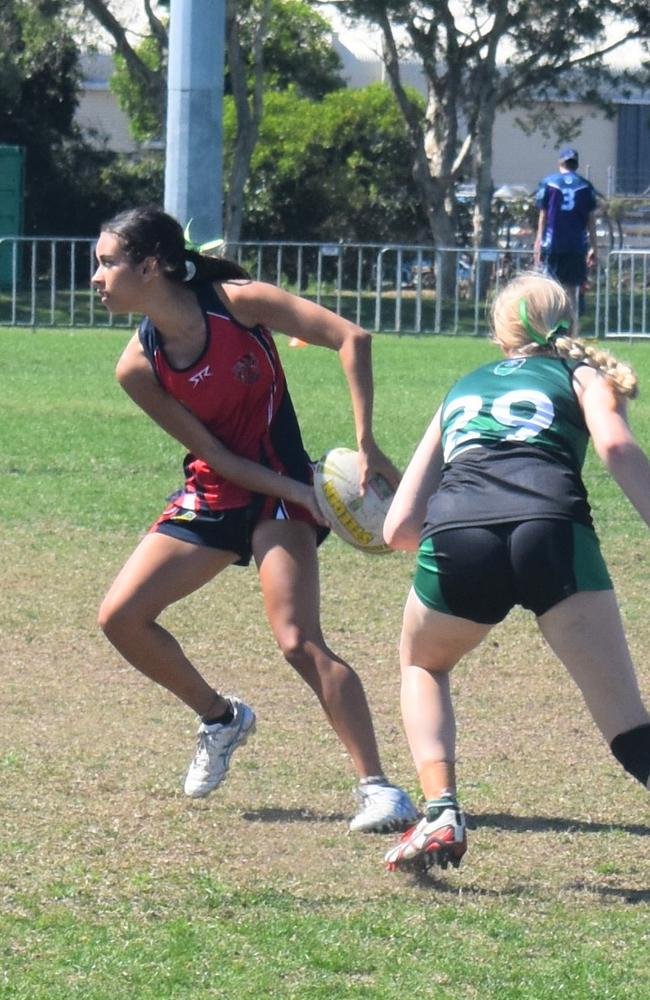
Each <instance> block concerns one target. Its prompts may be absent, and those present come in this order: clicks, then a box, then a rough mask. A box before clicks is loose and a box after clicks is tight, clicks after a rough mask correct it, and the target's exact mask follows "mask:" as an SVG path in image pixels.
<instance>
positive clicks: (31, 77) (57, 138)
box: [0, 0, 102, 235]
mask: <svg viewBox="0 0 650 1000" xmlns="http://www.w3.org/2000/svg"><path fill="white" fill-rule="evenodd" d="M64 8H65V5H64V3H62V2H58V0H10V2H6V3H5V4H4V6H3V22H2V31H3V47H2V50H1V51H0V81H1V83H2V95H3V99H2V102H1V103H0V142H2V143H7V144H10V145H18V146H23V147H24V148H25V150H26V156H25V231H26V232H27V233H31V234H35V235H42V234H44V233H48V234H49V233H53V234H57V233H73V234H76V233H79V228H78V227H79V225H80V224H81V220H82V219H83V218H84V217H83V215H81V216H79V215H78V213H77V212H76V209H77V207H78V192H79V190H80V189H81V188H84V187H85V186H88V185H89V184H90V183H91V182H92V177H93V176H94V175H95V174H96V172H97V170H98V169H99V168H100V167H101V165H102V161H101V156H100V155H99V154H97V155H94V154H93V152H92V150H90V149H89V148H88V146H87V145H86V143H84V142H83V140H82V138H81V135H80V133H79V131H78V129H77V127H76V125H75V122H74V114H75V110H76V106H77V90H78V81H79V67H78V61H77V60H78V56H77V51H76V48H75V45H74V43H73V42H72V40H71V38H70V35H69V33H68V31H67V24H66V21H65V17H64V14H65V10H64Z"/></svg>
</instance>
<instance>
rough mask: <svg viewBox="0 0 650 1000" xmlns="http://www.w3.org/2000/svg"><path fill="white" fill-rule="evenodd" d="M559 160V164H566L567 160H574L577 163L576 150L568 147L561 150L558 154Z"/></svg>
mask: <svg viewBox="0 0 650 1000" xmlns="http://www.w3.org/2000/svg"><path fill="white" fill-rule="evenodd" d="M559 160H560V163H566V161H567V160H575V161H576V163H578V161H579V157H578V150H577V149H573V147H572V146H568V147H567V149H563V150H562V152H561V153H560V156H559Z"/></svg>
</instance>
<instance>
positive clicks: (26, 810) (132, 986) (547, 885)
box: [0, 330, 650, 1000]
mask: <svg viewBox="0 0 650 1000" xmlns="http://www.w3.org/2000/svg"><path fill="white" fill-rule="evenodd" d="M128 335H129V334H128V332H127V331H122V332H118V331H106V330H104V331H81V330H79V331H75V332H68V331H60V330H52V331H35V332H31V331H26V330H4V331H0V347H1V354H0V356H1V357H2V395H1V397H0V478H1V484H2V489H3V499H4V507H3V518H2V524H1V526H0V533H1V544H2V552H3V600H2V602H0V630H1V632H2V635H3V658H2V666H1V667H0V691H1V692H2V694H1V700H0V713H1V718H2V727H1V729H0V778H1V779H2V780H1V781H0V812H1V813H2V816H3V823H2V826H1V827H0V997H2V998H4V997H7V998H15V1000H75V998H83V1000H149V998H151V1000H154V998H155V1000H168V998H169V1000H172V998H173V1000H194V998H196V997H206V998H211V997H220V998H221V997H223V998H230V997H238V998H239V997H241V998H251V1000H253V998H254V1000H257V998H267V997H268V998H271V997H272V998H278V1000H293V998H300V1000H315V998H320V997H322V998H323V1000H325V998H327V1000H338V998H346V1000H347V998H350V1000H352V998H355V1000H356V998H371V1000H393V998H395V1000H397V998H402V997H404V996H421V997H429V996H431V997H436V998H441V1000H447V998H449V1000H452V998H453V1000H466V998H478V1000H510V998H512V1000H546V998H549V1000H550V998H553V1000H555V998H556V997H558V996H566V997H570V998H571V1000H583V998H584V1000H587V998H589V1000H592V998H594V1000H609V998H611V1000H628V998H629V1000H646V998H647V997H648V996H649V995H650V970H649V967H648V962H647V954H648V945H649V942H650V934H649V931H648V926H649V923H648V916H649V912H648V911H649V909H650V889H649V888H648V871H649V870H650V850H649V839H648V837H649V834H650V823H649V821H648V799H647V796H644V793H643V791H642V790H641V789H640V788H639V786H638V785H636V784H635V783H634V782H633V781H632V780H631V779H627V778H625V777H624V776H622V774H621V772H620V770H619V769H618V767H617V766H616V764H615V762H614V761H613V760H612V758H611V757H610V756H609V754H608V753H607V750H606V748H605V747H604V746H603V745H602V743H601V741H600V740H599V738H598V736H597V734H596V733H595V732H594V729H593V726H592V724H591V721H590V720H589V719H588V717H587V715H586V712H585V711H584V708H583V706H582V703H581V701H580V699H579V696H578V695H577V693H576V692H575V690H574V689H573V687H572V686H571V684H570V683H569V682H568V681H567V679H566V677H565V676H564V674H563V673H562V671H561V670H560V669H559V667H558V665H557V664H556V662H555V661H554V659H553V657H552V656H551V655H550V653H549V652H548V650H546V648H545V647H544V646H543V644H542V642H541V640H540V639H539V636H538V633H537V632H536V630H535V628H534V625H533V623H532V622H531V621H530V619H529V617H528V616H526V615H524V614H523V613H522V612H514V613H513V614H512V615H511V616H510V618H509V619H508V621H507V622H506V623H504V624H503V625H502V626H499V627H498V628H497V629H495V630H494V632H493V633H492V634H491V636H490V637H489V639H488V640H487V642H486V643H485V644H484V645H483V647H481V648H480V650H479V651H477V652H476V653H473V654H471V655H470V656H469V657H467V659H466V662H465V663H464V664H463V665H461V667H460V668H459V670H458V671H457V673H456V674H455V675H454V682H453V684H454V694H455V698H456V704H457V713H458V722H459V749H460V756H461V767H460V773H461V791H462V795H463V799H464V802H465V804H466V806H467V809H468V812H469V814H470V818H471V826H472V829H471V832H470V853H469V855H468V858H467V861H466V862H464V864H463V865H462V866H461V869H460V870H459V871H458V872H452V871H450V872H448V873H440V874H438V875H436V876H427V877H423V878H410V877H402V876H399V875H396V876H389V875H387V874H386V873H384V871H383V868H382V865H381V858H382V856H383V852H384V850H385V849H386V846H387V844H388V843H390V842H391V841H390V838H388V839H387V838H383V837H354V836H348V835H347V834H346V823H345V820H346V817H347V816H348V815H349V813H350V809H351V800H350V795H349V789H350V786H351V784H352V773H351V769H350V766H349V762H348V761H347V759H346V757H345V755H344V754H342V752H341V749H340V746H339V744H338V743H337V741H336V740H335V739H334V737H333V736H332V734H331V733H330V732H329V730H328V729H327V727H326V726H325V725H324V723H323V720H322V718H321V714H320V710H319V709H318V707H317V706H316V705H315V704H314V703H313V700H312V699H311V696H310V695H309V693H308V692H307V691H306V689H305V688H304V686H302V685H300V684H299V683H298V682H297V681H296V680H295V679H294V677H293V676H292V674H291V672H290V670H288V668H287V667H286V665H285V664H284V663H283V662H282V660H281V658H280V656H279V654H278V653H277V651H276V650H275V647H274V644H273V642H272V640H271V638H270V636H269V634H268V629H267V628H266V627H265V624H264V620H263V615H262V608H261V600H260V596H259V592H258V588H257V583H256V578H255V573H254V571H253V570H248V571H239V570H232V571H228V572H227V573H225V574H224V575H223V577H222V578H219V579H218V580H217V581H215V583H214V584H211V585H209V586H208V587H206V588H204V589H203V590H202V591H201V592H199V593H198V594H197V595H195V596H194V597H193V598H192V599H191V600H188V601H186V602H182V604H181V605H179V606H178V607H176V608H173V609H170V610H169V611H168V612H167V613H166V619H167V621H168V623H169V624H170V625H171V627H172V628H173V630H174V631H175V633H176V634H177V635H178V636H179V638H180V639H181V641H182V642H183V644H184V645H185V646H186V648H188V651H189V652H190V655H192V657H193V659H195V660H196V662H197V663H198V664H199V665H200V666H201V667H202V669H205V670H206V672H207V673H208V674H209V675H210V676H213V677H214V678H215V683H216V682H217V680H218V682H219V683H220V685H222V686H223V688H224V690H235V691H237V692H240V693H241V694H242V696H245V697H246V699H247V700H250V701H251V703H252V704H254V705H255V707H256V709H257V711H258V720H259V725H258V732H257V734H256V736H255V739H254V741H251V745H250V747H248V746H247V747H246V749H245V751H243V752H242V754H241V756H240V757H238V758H237V760H236V761H235V764H234V766H233V769H232V773H231V775H230V776H229V778H228V782H227V783H226V785H225V786H224V787H223V789H220V790H219V793H218V794H217V795H215V796H212V797H211V798H210V799H209V800H207V801H205V802H198V803H196V802H188V801H187V800H186V799H184V797H183V795H182V793H181V792H180V782H181V779H182V775H183V773H184V768H185V767H186V764H187V759H188V756H189V754H190V752H191V745H192V734H193V729H194V720H193V719H192V718H191V717H189V715H188V713H187V712H185V711H184V710H183V709H182V708H181V707H179V706H178V704H176V703H175V702H174V701H173V700H172V699H171V698H170V697H168V696H167V695H166V694H164V692H161V691H160V690H159V689H158V688H156V687H154V686H153V685H151V684H150V683H149V682H147V681H146V680H144V679H142V678H141V677H139V675H136V674H135V672H134V671H132V670H130V669H129V668H127V667H125V665H124V663H123V662H122V661H121V660H120V658H119V656H118V655H117V654H116V653H115V652H114V651H113V650H112V649H111V648H110V647H109V646H108V644H107V643H106V641H105V640H104V639H103V638H102V637H101V636H99V635H98V634H97V632H96V628H95V614H96V608H97V606H98V604H99V602H100V600H101V596H102V594H103V593H104V591H105V590H106V587H107V586H108V584H109V582H110V580H111V578H112V576H113V575H114V574H115V572H116V571H117V570H118V569H119V567H120V565H121V563H122V561H123V559H124V557H125V556H126V555H127V553H128V552H129V551H130V550H131V549H132V548H133V546H134V544H135V542H136V540H137V538H138V537H139V536H140V534H141V533H142V531H143V530H144V529H145V528H146V527H147V525H148V524H149V523H150V522H151V521H152V520H153V518H154V517H155V516H156V515H157V514H158V512H159V510H160V509H161V506H162V503H163V501H164V497H165V496H166V495H167V494H168V493H169V492H171V491H172V490H173V489H174V488H175V487H176V486H177V484H178V483H179V481H180V462H181V457H182V449H181V448H180V446H178V445H176V444H175V443H174V442H172V441H170V440H168V439H167V438H166V437H165V436H164V435H163V434H162V432H160V431H158V430H157V429H156V428H155V427H154V426H153V425H152V424H151V423H150V422H149V421H148V420H147V419H146V418H145V417H144V416H143V415H142V414H141V413H139V412H138V410H137V409H136V408H135V407H134V406H133V404H132V403H131V402H130V401H129V400H128V398H127V397H126V396H125V395H124V393H122V392H121V390H120V389H119V387H118V386H117V385H116V383H115V381H114V378H113V369H114V365H115V361H116V359H117V357H118V356H119V353H120V351H121V349H122V346H123V345H124V343H125V341H126V338H127V337H128ZM280 347H281V351H282V356H283V360H284V363H285V365H286V368H287V373H288V378H289V383H290V386H291V390H292V395H293V397H294V401H295V403H296V407H297V409H298V411H299V414H300V418H301V424H302V426H303V432H304V438H305V442H306V445H307V447H308V449H309V451H310V453H311V454H312V455H314V456H317V455H318V454H320V453H321V452H322V451H324V450H325V449H327V448H329V447H332V446H333V445H336V444H342V445H353V443H354V439H353V432H352V422H351V416H350V405H349V401H348V397H347V393H346V388H345V381H344V379H343V376H342V374H341V372H340V369H339V365H338V360H337V358H336V357H335V356H334V355H331V354H330V353H328V352H326V351H320V350H316V349H314V348H308V349H306V350H297V351H294V350H291V349H289V348H288V347H287V346H286V343H285V341H284V339H281V340H280ZM612 349H613V350H614V352H615V353H616V354H618V355H619V356H620V357H622V358H625V359H628V360H630V361H631V362H632V363H633V364H634V365H635V367H636V368H637V370H638V371H639V374H640V376H641V387H642V393H641V396H640V398H639V399H638V400H635V401H634V402H633V403H632V404H631V406H630V418H631V423H632V425H633V427H634V428H635V431H636V433H637V436H638V438H639V440H640V441H642V442H643V443H644V445H645V447H646V448H647V449H648V448H650V404H649V403H648V398H647V395H646V393H645V392H644V391H643V389H644V386H646V385H650V345H645V344H638V343H635V344H632V345H628V344H621V343H619V344H616V345H613V347H612ZM493 351H494V349H493V348H492V347H491V346H490V344H489V343H488V342H486V341H484V340H477V339H473V338H467V339H462V338H431V337H403V338H397V337H394V336H379V337H377V338H376V340H375V344H374V355H375V366H376V386H377V389H376V429H377V436H378V439H379V441H380V443H381V445H382V446H383V447H384V448H385V450H386V451H387V452H388V453H389V454H390V455H391V456H392V457H393V458H394V460H395V461H396V462H397V464H399V465H402V466H403V465H404V464H405V463H406V461H408V459H409V457H410V455H411V453H412V451H413V448H414V447H415V444H416V443H417V440H418V438H419V435H420V434H421V433H422V431H423V430H424V428H425V426H426V425H427V423H428V421H429V419H430V416H431V414H432V413H433V411H434V410H435V408H436V407H437V405H438V403H439V401H440V399H441V396H442V394H443V392H444V391H445V389H446V388H447V386H448V385H449V383H450V382H451V380H452V379H453V378H455V377H456V376H457V375H458V374H459V373H460V372H461V371H463V370H466V369H467V368H468V367H470V366H471V365H474V364H478V363H480V362H482V361H484V360H487V359H488V358H489V357H491V356H494V355H493ZM586 476H587V481H588V485H589V487H590V490H591V496H592V500H593V505H594V510H595V518H596V523H597V527H598V529H599V532H600V534H601V536H602V539H603V544H604V548H605V552H606V555H607V557H608V560H609V564H610V568H611V571H612V574H613V576H614V579H615V581H616V584H617V590H618V592H619V598H620V601H621V606H622V610H623V614H624V618H625V621H626V625H627V629H628V635H629V639H630V643H631V646H632V649H633V652H634V655H635V658H636V661H637V664H638V669H639V678H640V683H641V686H642V690H643V691H644V694H645V695H646V698H647V697H648V696H650V663H649V662H648V656H647V649H648V648H649V642H650V624H649V623H648V615H647V565H648V539H647V530H646V529H645V527H644V526H643V525H642V523H641V521H640V520H639V518H638V517H637V516H636V514H635V513H634V511H633V510H632V509H631V508H630V506H629V504H628V503H627V501H625V499H624V498H623V497H622V496H621V494H620V492H619V491H618V490H617V489H616V487H615V486H614V485H613V484H612V483H611V481H610V480H609V478H608V477H607V476H606V474H605V473H604V471H603V470H602V469H601V467H600V466H599V464H598V462H597V460H596V459H595V458H594V456H593V455H590V457H589V459H588V463H587V469H586ZM321 566H322V588H323V618H324V624H325V629H326V634H327V635H328V638H329V639H330V641H331V642H332V644H333V646H334V648H336V649H337V650H340V651H341V653H342V655H344V656H345V657H346V658H348V659H350V660H351V662H353V663H354V664H355V666H357V668H358V669H359V672H360V673H361V675H362V677H363V679H364V683H365V684H366V688H367V690H368V695H369V698H370V701H371V705H372V707H373V712H374V717H375V722H376V727H377V732H378V736H379V740H380V746H381V748H382V751H383V755H384V759H385V761H386V763H387V767H388V768H389V771H390V774H391V775H392V776H393V777H394V779H395V780H398V781H400V782H401V783H403V784H404V785H406V787H408V788H409V790H410V791H411V792H412V793H413V794H414V795H417V792H418V790H417V783H416V780H415V777H414V775H413V771H412V765H411V762H410V758H409V754H408V750H407V748H406V746H405V742H404V737H403V734H402V731H401V725H400V722H399V713H398V669H397V666H396V643H397V637H398V634H399V622H400V615H401V608H402V605H403V600H404V596H405V593H406V590H407V588H408V583H409V579H410V573H411V559H410V557H408V556H401V555H394V556H389V557H381V558H370V557H367V556H364V555H363V554H361V553H358V552H356V551H355V550H353V549H350V548H348V547H346V546H345V545H344V544H343V543H342V542H340V541H339V540H338V539H331V540H330V541H328V542H327V544H326V545H325V546H324V547H323V549H322V558H321Z"/></svg>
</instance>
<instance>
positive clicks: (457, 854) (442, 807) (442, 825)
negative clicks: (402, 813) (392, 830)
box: [384, 798, 467, 872]
mask: <svg viewBox="0 0 650 1000" xmlns="http://www.w3.org/2000/svg"><path fill="white" fill-rule="evenodd" d="M466 850H467V831H466V827H465V817H464V815H463V813H462V811H461V809H460V806H459V805H458V803H457V802H456V800H455V799H452V798H444V799H436V800H435V801H433V802H427V806H426V813H425V815H424V817H423V818H422V819H421V820H420V822H419V823H417V824H416V825H415V826H414V827H411V829H410V830H407V831H406V833H405V834H404V836H403V837H402V838H401V839H400V840H398V842H397V843H396V844H395V846H394V847H391V849H390V851H388V853H387V854H386V856H385V858H384V863H385V865H386V868H387V869H388V871H389V872H394V871H397V870H402V871H408V870H409V869H410V870H415V869H420V870H422V869H427V868H431V867H433V866H434V865H440V867H441V868H446V867H447V865H449V864H451V865H452V866H453V867H454V868H458V866H459V864H460V862H461V858H462V857H463V855H464V854H465V852H466Z"/></svg>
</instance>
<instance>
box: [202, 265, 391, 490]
mask: <svg viewBox="0 0 650 1000" xmlns="http://www.w3.org/2000/svg"><path fill="white" fill-rule="evenodd" d="M219 294H220V295H221V296H222V298H223V299H224V301H225V302H226V304H227V305H228V308H229V309H230V310H231V312H232V314H233V316H235V317H236V318H237V319H238V320H239V322H240V323H243V324H244V325H245V326H255V325H257V324H261V325H262V326H266V327H268V329H269V330H274V331H277V332H279V333H284V334H286V335H287V336H288V337H298V338H299V339H300V340H304V341H306V342H307V343H309V344H315V345H316V346H318V347H329V348H330V349H331V350H334V351H337V352H338V355H339V359H340V361H341V366H342V368H343V371H344V373H345V377H346V379H347V383H348V387H349V390H350V397H351V400H352V412H353V415H354V426H355V431H356V438H357V446H358V448H359V460H360V463H361V469H360V472H361V486H362V489H365V487H366V485H367V483H368V481H369V480H370V479H371V478H372V477H373V476H375V475H377V474H381V475H382V476H384V478H385V479H386V480H387V481H388V482H389V483H390V485H391V486H392V487H393V488H394V487H396V486H397V483H398V482H399V472H398V471H397V469H396V468H395V466H394V465H393V463H392V462H391V461H390V459H389V458H388V457H387V456H386V455H385V454H384V453H383V451H381V449H380V448H379V446H378V445H377V442H376V441H375V438H374V434H373V430H372V418H373V397H374V392H373V377H372V359H371V344H372V337H371V335H370V334H369V333H368V332H367V331H366V330H363V329H362V328H361V327H360V326H357V325H356V323H351V322H350V321H349V320H347V319H344V318H343V317H342V316H337V314H336V313H334V312H332V311H331V310H329V309H325V308H324V307H323V306H320V305H318V304H317V303H315V302H310V301H309V300H307V299H303V298H300V297H299V296H297V295H291V294H290V293H289V292H285V291H283V289H281V288H276V287H275V286H274V285H269V284H266V283H265V282H260V281H250V282H238V281H228V282H224V283H223V284H222V285H220V286H219Z"/></svg>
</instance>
